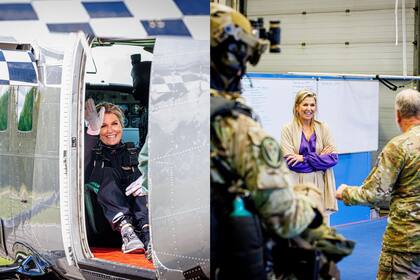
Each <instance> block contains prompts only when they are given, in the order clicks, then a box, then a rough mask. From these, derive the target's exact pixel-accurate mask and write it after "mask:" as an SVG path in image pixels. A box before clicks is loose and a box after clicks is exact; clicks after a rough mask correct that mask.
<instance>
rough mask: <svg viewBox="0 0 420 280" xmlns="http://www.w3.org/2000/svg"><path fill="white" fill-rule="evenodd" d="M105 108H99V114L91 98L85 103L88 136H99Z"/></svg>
mask: <svg viewBox="0 0 420 280" xmlns="http://www.w3.org/2000/svg"><path fill="white" fill-rule="evenodd" d="M104 115H105V108H104V107H101V109H100V110H99V113H98V112H96V107H95V102H94V101H93V99H92V98H89V99H88V100H87V101H86V107H85V119H86V121H87V123H88V130H87V133H88V134H89V135H99V132H100V130H101V126H102V123H103V121H104Z"/></svg>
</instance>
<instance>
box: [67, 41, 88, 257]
mask: <svg viewBox="0 0 420 280" xmlns="http://www.w3.org/2000/svg"><path fill="white" fill-rule="evenodd" d="M70 36H72V38H71V41H72V44H70V45H69V46H68V47H67V49H66V51H65V53H64V61H63V72H62V90H61V101H60V124H61V125H60V148H59V150H60V216H61V227H62V238H63V246H64V251H65V255H66V259H67V262H68V263H69V265H77V263H78V261H79V260H81V259H84V258H86V257H92V255H91V253H90V251H89V250H88V249H86V248H89V247H88V244H87V241H86V239H85V238H82V237H83V236H85V234H84V233H83V232H85V224H84V207H83V206H82V205H80V201H84V192H83V181H84V174H83V158H84V153H83V149H82V147H83V145H84V143H83V134H84V128H83V125H82V124H83V119H84V73H85V71H84V70H85V63H86V49H87V48H89V46H88V43H87V40H86V38H85V35H84V34H83V33H78V34H70Z"/></svg>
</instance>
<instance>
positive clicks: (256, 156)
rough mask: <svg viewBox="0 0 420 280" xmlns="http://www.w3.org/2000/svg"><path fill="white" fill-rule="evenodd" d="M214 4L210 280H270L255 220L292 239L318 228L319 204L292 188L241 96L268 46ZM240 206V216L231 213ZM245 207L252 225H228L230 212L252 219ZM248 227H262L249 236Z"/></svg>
mask: <svg viewBox="0 0 420 280" xmlns="http://www.w3.org/2000/svg"><path fill="white" fill-rule="evenodd" d="M210 7H211V8H210V9H211V10H210V13H211V95H212V98H211V103H212V105H211V107H212V108H211V109H212V117H211V200H212V201H211V208H212V209H211V213H212V220H211V226H212V236H211V247H212V248H211V250H212V252H211V268H212V279H235V278H236V279H266V278H267V276H266V275H265V271H264V264H263V263H262V260H261V254H260V253H261V252H262V251H261V240H262V239H261V238H260V237H261V233H260V232H259V230H260V229H259V228H260V224H259V222H258V221H256V220H255V219H258V217H260V218H262V221H263V224H264V226H265V227H266V228H267V229H268V230H269V231H271V232H273V233H274V234H276V235H278V236H281V237H284V238H289V237H294V236H297V235H299V234H300V233H301V232H303V231H304V230H305V229H307V228H308V226H310V225H312V226H318V225H319V224H320V220H321V221H322V218H320V217H321V216H320V215H316V213H319V212H317V211H315V210H314V209H315V208H316V207H317V203H316V200H314V201H312V200H311V199H310V198H309V197H307V196H303V195H302V196H301V195H299V194H297V193H295V192H294V191H293V188H292V186H291V185H290V182H289V178H288V174H289V171H288V168H287V166H286V165H285V163H284V162H283V157H282V154H281V150H280V147H279V144H278V143H277V141H276V140H274V139H273V138H272V137H271V136H269V135H268V134H267V133H266V132H265V131H264V130H263V129H262V127H261V126H260V124H259V123H258V122H256V121H255V120H254V119H253V115H252V111H251V109H250V108H249V107H247V106H246V105H245V104H244V101H243V99H242V98H241V96H240V79H241V77H242V76H243V75H244V74H245V67H246V63H247V62H250V63H251V64H254V65H255V64H256V63H257V62H258V60H259V57H260V55H261V54H262V52H263V51H264V50H265V48H266V47H267V45H268V44H267V42H266V41H264V40H261V39H258V38H256V37H255V36H254V35H253V34H252V28H251V25H250V22H249V21H248V20H247V19H246V18H245V17H244V16H243V15H241V14H240V13H238V12H236V11H234V10H233V9H231V8H228V7H226V6H222V5H218V4H214V3H211V6H210ZM308 188H311V187H310V186H309V187H308ZM245 197H250V198H251V199H250V201H252V203H251V202H249V200H246V198H245ZM235 198H236V199H238V198H239V200H238V201H239V202H241V199H244V200H246V201H245V206H246V207H245V209H243V208H241V207H242V205H241V203H239V208H238V207H237V209H233V208H234V207H233V206H231V205H232V201H233V200H235ZM318 201H320V200H319V199H318ZM236 206H238V205H236ZM238 209H242V211H238V212H235V211H234V210H238ZM248 210H249V211H250V212H253V213H255V214H257V215H255V216H258V217H255V216H253V218H251V220H249V221H250V222H249V223H248V222H243V220H241V217H240V218H238V219H237V221H238V220H241V221H239V222H238V223H236V224H234V225H232V224H229V223H228V222H226V221H225V220H226V219H225V217H227V216H229V215H230V216H231V217H232V216H234V215H232V211H233V212H235V213H239V212H240V213H239V214H238V216H242V218H243V217H246V216H251V214H250V213H249V212H248ZM229 213H231V214H229ZM315 217H318V220H317V219H315ZM241 222H243V223H242V224H241ZM253 222H255V223H254V224H253ZM250 223H251V224H253V225H254V226H255V224H256V223H258V225H257V226H256V227H254V228H252V226H251V230H249V231H247V226H249V224H250ZM311 223H312V224H311ZM221 229H222V231H220V230H221ZM235 230H237V231H236V233H233V232H235ZM230 234H231V235H233V236H231V239H229V238H228V235H230ZM254 241H255V242H254ZM247 242H250V243H252V244H249V243H247ZM244 243H247V244H248V245H244ZM241 246H242V247H244V248H246V247H247V246H248V249H244V250H245V251H242V253H243V254H242V253H241V252H239V253H238V251H236V253H231V254H230V253H229V251H231V250H235V249H238V247H241ZM228 247H231V248H228ZM234 247H235V248H234ZM238 250H239V251H240V249H238ZM258 252H259V253H258ZM227 256H229V257H227ZM223 258H224V259H223ZM253 262H254V263H253ZM224 270H226V271H227V270H230V272H226V271H224Z"/></svg>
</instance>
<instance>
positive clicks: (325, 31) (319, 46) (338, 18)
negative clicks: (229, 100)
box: [247, 0, 417, 156]
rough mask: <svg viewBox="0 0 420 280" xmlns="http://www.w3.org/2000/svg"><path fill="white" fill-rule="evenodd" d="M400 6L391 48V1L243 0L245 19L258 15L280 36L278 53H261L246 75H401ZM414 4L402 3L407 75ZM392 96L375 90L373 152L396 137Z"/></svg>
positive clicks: (411, 65)
mask: <svg viewBox="0 0 420 280" xmlns="http://www.w3.org/2000/svg"><path fill="white" fill-rule="evenodd" d="M401 2H402V1H399V7H400V8H399V10H398V45H396V44H395V34H396V33H395V14H394V9H395V1H394V0H369V1H364V0H353V1H349V0H323V1H320V0H316V1H314V0H264V1H261V0H248V1H247V15H248V17H249V18H251V19H256V18H258V17H263V18H264V21H265V25H266V27H268V22H269V20H280V21H281V23H280V27H281V32H282V33H281V50H282V52H281V53H280V54H265V55H263V57H262V59H261V61H260V63H259V64H258V65H257V66H256V67H250V68H249V69H248V71H250V72H264V73H287V72H331V73H359V74H387V75H403V43H402V39H403V36H402V14H401ZM415 5H416V1H415V0H406V3H405V6H406V9H405V14H406V36H407V37H406V38H407V45H406V58H407V59H406V64H407V74H408V75H415V71H417V70H414V68H416V67H415V63H414V56H415V52H416V49H415V45H414V44H413V42H414V41H415V11H414V9H413V8H414V7H415ZM346 42H347V43H346ZM395 83H397V84H398V85H404V84H407V82H395ZM409 85H411V86H414V84H412V83H409ZM395 94H396V93H395V92H392V91H390V90H389V89H388V88H386V87H385V86H382V85H381V86H380V95H379V106H380V108H379V143H378V144H379V150H381V149H382V147H383V145H384V144H385V143H386V142H387V141H388V140H389V139H391V138H392V137H393V136H395V135H397V134H398V133H399V130H398V128H397V127H396V124H395V121H394V112H393V102H394V97H395ZM375 155H376V154H374V156H375Z"/></svg>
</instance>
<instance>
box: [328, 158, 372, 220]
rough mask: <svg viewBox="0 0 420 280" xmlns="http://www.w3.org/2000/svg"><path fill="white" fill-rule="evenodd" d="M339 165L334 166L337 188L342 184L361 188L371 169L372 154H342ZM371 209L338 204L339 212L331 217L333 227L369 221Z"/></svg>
mask: <svg viewBox="0 0 420 280" xmlns="http://www.w3.org/2000/svg"><path fill="white" fill-rule="evenodd" d="M338 158H339V160H338V164H337V165H336V166H334V174H335V182H336V185H337V188H338V187H339V186H340V184H347V185H354V186H359V185H361V184H362V182H363V180H364V179H365V178H366V177H367V175H368V174H369V171H370V169H371V165H372V164H371V153H370V152H364V153H353V154H340V155H339V156H338ZM369 215H370V208H369V207H365V206H351V207H350V206H345V205H344V203H343V202H341V201H339V202H338V212H337V213H334V214H333V215H331V221H330V223H331V225H340V224H347V223H352V222H358V221H363V220H368V219H369Z"/></svg>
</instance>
